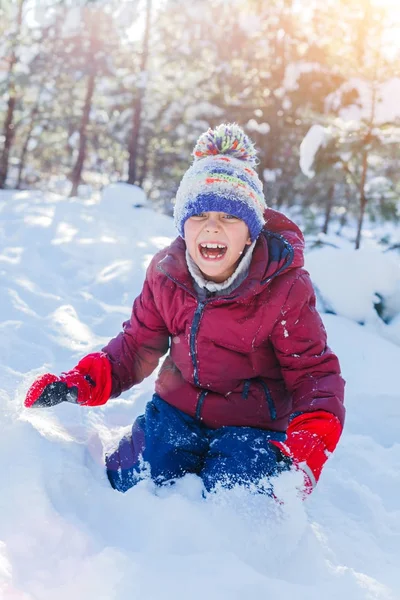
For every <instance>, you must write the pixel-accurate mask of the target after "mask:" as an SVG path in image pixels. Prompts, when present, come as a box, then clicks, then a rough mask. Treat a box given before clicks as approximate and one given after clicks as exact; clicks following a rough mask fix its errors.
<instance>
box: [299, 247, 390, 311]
mask: <svg viewBox="0 0 400 600" xmlns="http://www.w3.org/2000/svg"><path fill="white" fill-rule="evenodd" d="M306 268H307V269H308V270H309V271H310V274H311V277H312V280H313V283H314V284H315V285H316V286H317V288H318V291H319V293H320V294H321V296H322V298H323V300H324V301H325V302H326V305H327V307H328V308H329V309H330V310H333V311H334V312H335V313H336V314H338V315H341V316H344V317H347V318H349V319H352V320H354V321H357V322H359V323H367V322H375V321H376V318H377V313H376V308H375V305H377V304H379V303H380V302H381V301H382V300H384V301H386V310H387V313H386V314H385V317H386V318H388V319H390V318H391V317H393V316H394V315H395V314H396V313H397V312H400V296H399V290H400V266H399V264H398V261H396V260H395V259H394V258H393V257H392V256H390V255H387V254H383V253H382V252H380V251H378V250H375V249H373V248H365V249H362V248H361V249H360V250H352V249H347V250H346V249H342V250H340V251H338V250H336V249H334V248H327V247H325V248H322V249H321V250H314V251H312V252H309V253H308V254H307V255H306ZM396 297H397V299H398V301H397V303H396V301H395V299H396Z"/></svg>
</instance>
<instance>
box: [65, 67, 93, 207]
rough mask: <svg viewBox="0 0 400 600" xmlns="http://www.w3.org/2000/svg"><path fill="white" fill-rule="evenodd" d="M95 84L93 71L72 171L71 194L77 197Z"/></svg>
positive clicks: (90, 76) (87, 90)
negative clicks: (76, 155)
mask: <svg viewBox="0 0 400 600" xmlns="http://www.w3.org/2000/svg"><path fill="white" fill-rule="evenodd" d="M95 82H96V72H95V71H94V70H93V71H92V72H91V73H90V75H89V81H88V86H87V89H86V98H85V105H84V107H83V113H82V120H81V126H80V128H79V151H78V157H77V159H76V163H75V166H74V168H73V170H72V174H71V181H72V188H71V192H70V194H69V195H70V196H76V195H77V193H78V186H79V184H80V182H81V180H82V171H83V165H84V162H85V158H86V141H87V136H86V130H87V126H88V123H89V115H90V110H91V108H92V98H93V92H94V87H95Z"/></svg>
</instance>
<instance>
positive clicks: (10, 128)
mask: <svg viewBox="0 0 400 600" xmlns="http://www.w3.org/2000/svg"><path fill="white" fill-rule="evenodd" d="M24 3H25V0H18V9H17V17H16V21H15V33H14V34H13V41H12V44H11V51H10V59H9V68H8V102H7V110H6V116H5V119H4V125H3V137H4V144H3V150H2V153H1V154H0V188H4V186H5V183H6V179H7V174H8V165H9V159H10V151H11V147H12V145H13V141H14V135H15V129H14V112H15V107H16V104H17V100H18V94H17V86H16V84H15V66H16V64H17V62H18V56H17V48H18V44H19V40H20V35H21V27H22V9H23V6H24Z"/></svg>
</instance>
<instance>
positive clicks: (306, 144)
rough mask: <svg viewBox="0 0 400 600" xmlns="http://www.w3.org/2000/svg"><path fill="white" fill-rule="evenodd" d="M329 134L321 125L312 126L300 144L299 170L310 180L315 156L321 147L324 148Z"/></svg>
mask: <svg viewBox="0 0 400 600" xmlns="http://www.w3.org/2000/svg"><path fill="white" fill-rule="evenodd" d="M329 137H330V134H329V131H328V129H327V128H326V127H322V125H312V127H310V129H309V130H308V132H307V134H306V135H305V137H304V139H303V141H302V142H301V144H300V169H301V170H302V172H303V173H304V175H306V176H307V177H309V178H310V179H311V178H312V177H314V175H315V172H314V171H313V170H312V166H313V164H314V160H315V155H316V154H317V152H318V150H319V149H320V147H321V146H326V144H327V142H328V140H329Z"/></svg>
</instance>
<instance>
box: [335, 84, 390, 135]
mask: <svg viewBox="0 0 400 600" xmlns="http://www.w3.org/2000/svg"><path fill="white" fill-rule="evenodd" d="M352 89H355V90H356V91H357V92H358V99H357V101H356V102H355V103H354V104H351V105H350V106H345V107H342V108H340V106H341V98H342V95H343V94H344V93H346V92H348V91H350V90H352ZM399 95H400V77H392V78H390V79H388V80H387V81H383V82H381V83H379V84H377V90H376V103H375V108H374V115H373V117H374V119H373V121H374V124H375V125H381V124H382V123H390V122H392V123H393V122H395V121H397V120H398V119H400V107H399V102H398V98H399ZM372 106H373V88H372V86H371V84H370V83H369V82H368V81H366V80H364V79H361V78H359V77H354V78H352V79H349V80H348V81H346V82H345V83H344V84H343V85H342V86H341V87H340V88H339V89H338V90H336V91H335V92H333V93H332V94H330V95H329V96H328V97H327V98H326V110H338V109H339V108H340V110H339V116H340V117H341V118H342V119H343V120H344V121H356V122H359V121H361V120H362V119H364V120H369V119H370V118H371V110H372Z"/></svg>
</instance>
